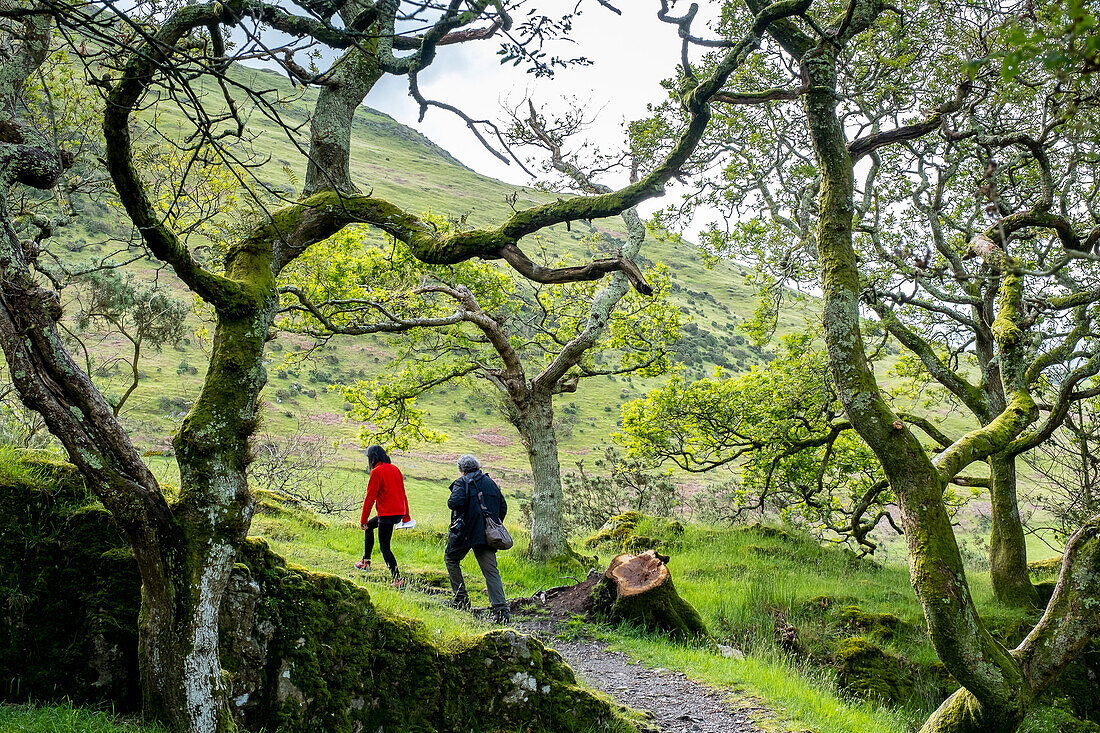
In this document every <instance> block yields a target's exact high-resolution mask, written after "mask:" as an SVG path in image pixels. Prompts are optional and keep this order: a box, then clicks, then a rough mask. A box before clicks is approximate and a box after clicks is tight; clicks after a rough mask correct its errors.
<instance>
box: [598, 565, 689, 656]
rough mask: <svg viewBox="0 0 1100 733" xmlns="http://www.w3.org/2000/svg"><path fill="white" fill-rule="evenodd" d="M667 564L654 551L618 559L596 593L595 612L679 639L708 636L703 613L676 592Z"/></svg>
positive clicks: (605, 574) (607, 572) (610, 567)
mask: <svg viewBox="0 0 1100 733" xmlns="http://www.w3.org/2000/svg"><path fill="white" fill-rule="evenodd" d="M667 561H668V558H667V557H662V556H660V555H658V554H657V553H656V552H655V551H654V550H647V551H646V552H643V553H642V554H640V555H630V554H622V555H618V556H616V557H615V558H614V559H613V560H612V561H611V564H610V565H608V566H607V570H606V571H604V574H603V578H602V579H601V580H600V582H599V583H597V584H596V587H595V588H593V590H592V595H591V596H590V598H591V603H592V610H593V611H594V612H596V613H597V614H599V615H602V616H605V617H607V618H608V619H610V620H611V621H627V622H629V623H632V624H637V625H638V626H642V627H643V628H647V629H651V630H655V631H662V632H665V633H667V634H670V635H671V636H673V637H675V638H677V639H690V638H694V637H697V636H707V627H706V624H704V623H703V619H702V618H701V617H700V616H699V612H698V611H696V610H695V608H694V607H693V606H692V605H691V604H690V603H688V602H687V601H685V600H684V599H683V598H681V597H680V594H679V593H677V592H676V587H675V586H674V585H673V584H672V574H671V573H670V572H669V570H668V565H666V564H665V563H666V562H667Z"/></svg>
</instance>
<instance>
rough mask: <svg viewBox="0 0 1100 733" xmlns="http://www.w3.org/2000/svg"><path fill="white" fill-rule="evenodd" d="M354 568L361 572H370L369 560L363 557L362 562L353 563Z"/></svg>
mask: <svg viewBox="0 0 1100 733" xmlns="http://www.w3.org/2000/svg"><path fill="white" fill-rule="evenodd" d="M355 567H356V568H357V569H359V570H362V571H363V572H365V573H369V572H370V560H368V559H367V558H365V557H364V558H363V559H362V560H360V561H359V562H357V563H355Z"/></svg>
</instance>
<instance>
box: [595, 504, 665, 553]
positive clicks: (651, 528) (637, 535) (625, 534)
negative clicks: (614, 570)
mask: <svg viewBox="0 0 1100 733" xmlns="http://www.w3.org/2000/svg"><path fill="white" fill-rule="evenodd" d="M683 535H684V525H683V524H682V523H680V522H678V521H676V520H675V519H668V518H665V517H653V516H650V515H648V514H642V513H640V512H626V513H624V514H620V515H618V516H616V517H612V518H611V519H609V520H607V522H605V523H604V525H603V526H602V527H600V529H599V530H598V531H597V532H596V533H595V534H593V535H592V536H591V537H589V538H588V539H586V540H585V541H584V546H585V547H588V548H591V549H595V548H597V547H600V546H601V545H605V544H607V545H610V546H611V548H612V549H613V550H614V551H615V552H629V553H632V554H639V553H642V552H645V551H646V550H676V549H679V548H680V547H681V542H680V541H679V538H680V537H683Z"/></svg>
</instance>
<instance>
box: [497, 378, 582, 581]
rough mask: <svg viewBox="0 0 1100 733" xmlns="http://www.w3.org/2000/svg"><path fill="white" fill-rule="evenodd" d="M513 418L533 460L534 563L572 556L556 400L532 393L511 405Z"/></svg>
mask: <svg viewBox="0 0 1100 733" xmlns="http://www.w3.org/2000/svg"><path fill="white" fill-rule="evenodd" d="M509 418H510V420H511V421H512V424H513V425H515V427H516V429H517V430H518V431H519V434H520V439H521V440H522V441H523V445H524V447H525V448H527V457H528V459H530V461H531V474H532V476H533V479H534V486H532V488H531V546H530V549H529V551H528V552H529V553H530V556H531V559H532V560H535V561H536V562H545V561H547V560H552V559H554V558H560V557H564V556H566V555H568V554H570V553H569V546H568V543H567V542H566V537H565V527H564V523H563V521H562V510H563V508H564V500H563V496H562V488H561V464H560V463H559V461H558V436H557V433H556V432H555V430H554V398H553V395H550V394H547V393H544V392H542V391H532V392H529V394H528V398H527V400H526V401H525V402H524V403H523V404H521V405H515V404H512V403H511V402H510V403H509Z"/></svg>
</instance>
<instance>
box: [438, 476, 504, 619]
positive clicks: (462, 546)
mask: <svg viewBox="0 0 1100 733" xmlns="http://www.w3.org/2000/svg"><path fill="white" fill-rule="evenodd" d="M458 470H459V471H461V472H462V476H461V477H460V478H458V479H455V481H454V483H452V484H451V496H450V498H449V499H447V506H448V507H449V508H450V510H451V533H450V535H449V536H448V537H447V550H446V552H445V553H444V555H443V560H444V562H445V563H446V565H447V574H448V575H449V576H450V578H451V590H452V591H454V599H453V600H452V601H451V605H453V606H454V607H455V608H469V607H470V596H469V594H468V593H467V592H466V581H465V580H464V579H463V577H462V565H461V563H462V558H464V557H466V553H468V552H469V551H470V550H471V549H472V550H473V551H474V557H475V558H477V564H478V567H480V568H481V574H482V575H484V576H485V586H486V589H487V590H488V591H489V602H490V603H491V604H492V614H493V620H494V621H496V622H497V623H508V620H509V619H510V614H509V612H508V602H507V601H506V600H505V598H504V583H503V582H502V581H501V579H500V572H499V571H498V570H497V551H496V550H494V549H492V548H491V547H489V546H488V545H486V544H485V515H486V514H488V515H489V516H492V517H496V518H497V519H499V520H501V521H502V522H503V521H504V516H505V515H506V514H507V513H508V504H507V502H505V501H504V496H503V495H502V494H501V493H500V487H498V486H497V485H496V482H495V481H493V480H492V479H491V478H489V476H488V475H486V474H484V473H482V471H481V464H480V463H478V460H477V459H476V458H474V457H473V456H471V455H464V456H462V457H461V458H459V459H458ZM479 493H480V494H481V498H480V501H479V499H478V494H479ZM482 504H484V505H485V509H484V510H482Z"/></svg>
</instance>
